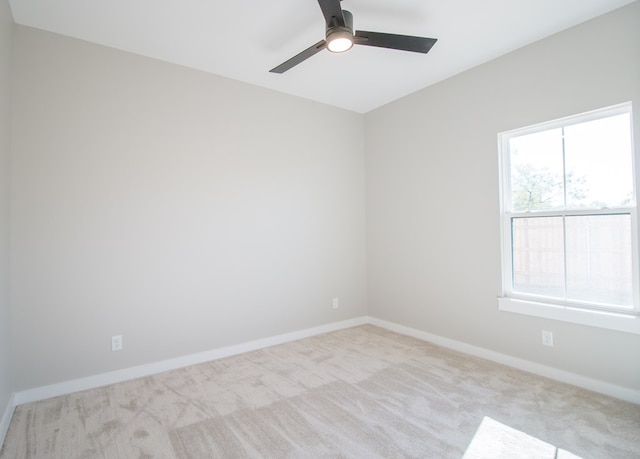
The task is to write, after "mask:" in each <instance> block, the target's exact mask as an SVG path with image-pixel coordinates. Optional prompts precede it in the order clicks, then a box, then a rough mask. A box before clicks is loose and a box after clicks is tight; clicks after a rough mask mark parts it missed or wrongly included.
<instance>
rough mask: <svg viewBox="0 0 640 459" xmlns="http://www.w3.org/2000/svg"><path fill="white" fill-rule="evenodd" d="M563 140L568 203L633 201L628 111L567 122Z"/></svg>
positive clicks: (604, 204)
mask: <svg viewBox="0 0 640 459" xmlns="http://www.w3.org/2000/svg"><path fill="white" fill-rule="evenodd" d="M564 141H565V165H566V173H567V206H568V207H573V208H579V207H592V208H593V207H595V208H600V207H614V206H623V205H630V204H632V195H633V177H632V176H631V174H632V172H631V171H632V164H631V123H630V116H629V114H628V113H625V114H622V115H617V116H611V117H608V118H601V119H597V120H594V121H589V122H585V123H580V124H574V125H571V126H567V127H565V129H564Z"/></svg>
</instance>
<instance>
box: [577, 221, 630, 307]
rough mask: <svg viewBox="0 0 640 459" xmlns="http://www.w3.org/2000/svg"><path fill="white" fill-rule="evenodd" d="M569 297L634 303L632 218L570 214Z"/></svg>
mask: <svg viewBox="0 0 640 459" xmlns="http://www.w3.org/2000/svg"><path fill="white" fill-rule="evenodd" d="M566 232H567V298H568V299H570V300H582V301H591V302H596V303H603V304H610V305H616V306H629V307H630V306H631V305H632V275H631V217H630V215H592V216H580V217H567V219H566Z"/></svg>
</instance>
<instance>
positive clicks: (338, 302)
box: [333, 298, 340, 309]
mask: <svg viewBox="0 0 640 459" xmlns="http://www.w3.org/2000/svg"><path fill="white" fill-rule="evenodd" d="M339 307H340V301H338V299H337V298H334V299H333V309H338V308H339Z"/></svg>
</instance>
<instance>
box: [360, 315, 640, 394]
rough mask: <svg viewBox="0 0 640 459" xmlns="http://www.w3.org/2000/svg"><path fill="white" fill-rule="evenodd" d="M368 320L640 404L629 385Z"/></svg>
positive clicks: (459, 350) (405, 333) (400, 326)
mask: <svg viewBox="0 0 640 459" xmlns="http://www.w3.org/2000/svg"><path fill="white" fill-rule="evenodd" d="M369 323H370V324H372V325H376V326H378V327H382V328H386V329H387V330H390V331H393V332H396V333H400V334H402V335H407V336H412V337H414V338H418V339H420V340H422V341H428V342H430V343H433V344H437V345H438V346H442V347H446V348H448V349H452V350H454V351H458V352H463V353H465V354H470V355H473V356H476V357H480V358H483V359H486V360H491V361H492V362H496V363H500V364H502V365H506V366H509V367H512V368H517V369H519V370H523V371H527V372H529V373H533V374H536V375H539V376H544V377H546V378H550V379H555V380H556V381H560V382H563V383H567V384H572V385H574V386H578V387H581V388H583V389H588V390H591V391H594V392H599V393H601V394H605V395H609V396H611V397H615V398H619V399H621V400H625V401H627V402H631V403H636V404H638V405H640V391H638V390H634V389H629V388H627V387H622V386H618V385H615V384H611V383H607V382H604V381H600V380H598V379H593V378H588V377H586V376H582V375H578V374H575V373H570V372H568V371H564V370H559V369H557V368H553V367H548V366H546V365H541V364H539V363H535V362H531V361H529V360H524V359H520V358H517V357H513V356H510V355H506V354H501V353H499V352H495V351H490V350H488V349H484V348H481V347H477V346H473V345H471V344H467V343H463V342H461V341H456V340H453V339H449V338H444V337H442V336H438V335H434V334H431V333H427V332H425V331H422V330H416V329H415V328H411V327H405V326H404V325H398V324H396V323H393V322H388V321H386V320H382V319H376V318H375V317H369Z"/></svg>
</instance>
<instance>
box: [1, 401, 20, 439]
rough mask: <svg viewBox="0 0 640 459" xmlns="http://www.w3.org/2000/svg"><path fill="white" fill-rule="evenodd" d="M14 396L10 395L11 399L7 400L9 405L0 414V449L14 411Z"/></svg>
mask: <svg viewBox="0 0 640 459" xmlns="http://www.w3.org/2000/svg"><path fill="white" fill-rule="evenodd" d="M15 399H16V394H11V398H9V403H8V404H7V407H6V408H5V410H4V413H3V414H2V418H1V419H0V448H2V444H3V443H4V439H5V437H6V436H7V432H8V431H9V424H10V423H11V417H12V416H13V412H14V410H15V409H16V405H17V404H16V401H15Z"/></svg>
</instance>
